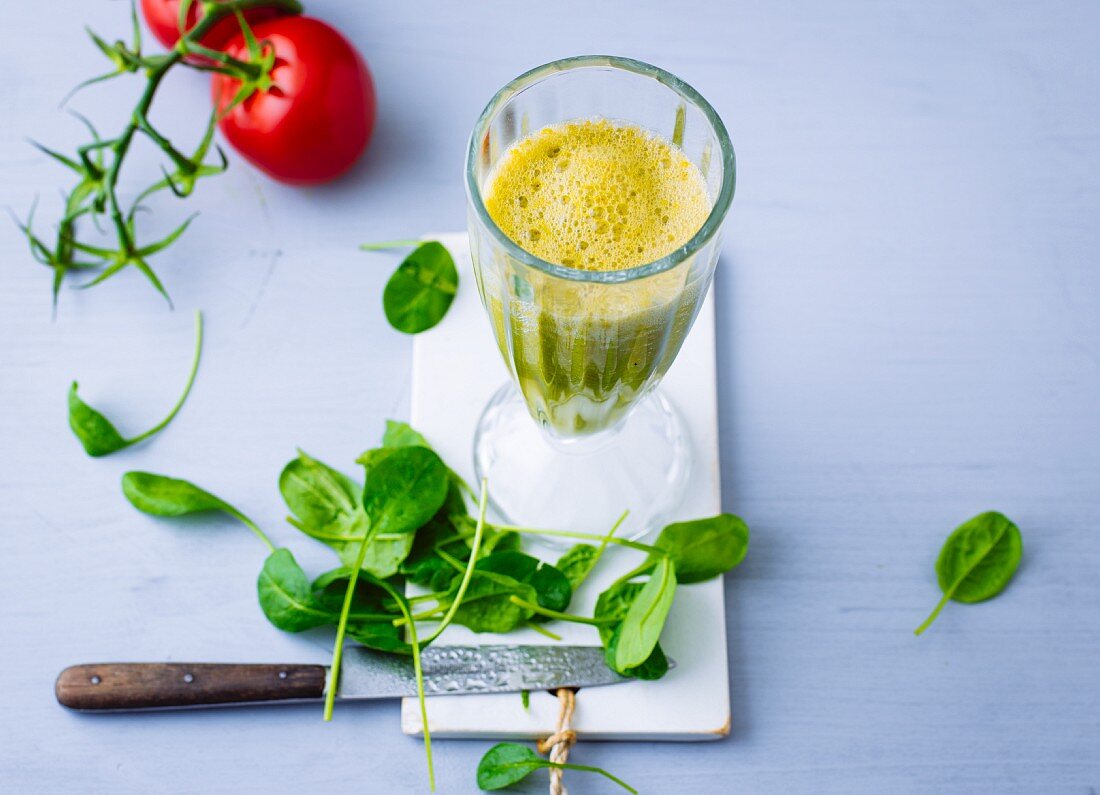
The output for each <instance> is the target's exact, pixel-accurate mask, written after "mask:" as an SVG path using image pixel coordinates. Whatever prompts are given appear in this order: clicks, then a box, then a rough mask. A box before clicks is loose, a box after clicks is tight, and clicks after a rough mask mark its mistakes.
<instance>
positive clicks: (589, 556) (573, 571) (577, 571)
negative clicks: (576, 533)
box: [555, 544, 600, 590]
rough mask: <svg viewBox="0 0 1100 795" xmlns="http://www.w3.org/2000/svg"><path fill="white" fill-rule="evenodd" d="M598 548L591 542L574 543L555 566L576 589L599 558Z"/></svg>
mask: <svg viewBox="0 0 1100 795" xmlns="http://www.w3.org/2000/svg"><path fill="white" fill-rule="evenodd" d="M599 556H600V550H599V549H598V548H597V547H594V546H592V545H591V544H576V545H574V546H572V547H570V548H569V550H568V551H567V552H566V553H565V554H564V555H562V556H561V558H560V559H559V560H558V562H557V564H555V565H556V567H557V569H558V571H560V572H561V573H562V574H564V575H565V578H566V579H567V580H569V584H570V585H571V586H572V587H573V589H574V590H576V589H577V588H578V587H579V586H580V584H581V583H582V582H584V580H585V578H586V577H588V574H589V572H591V571H592V569H593V567H594V566H595V565H596V561H597V560H599Z"/></svg>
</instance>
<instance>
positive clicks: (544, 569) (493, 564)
mask: <svg viewBox="0 0 1100 795" xmlns="http://www.w3.org/2000/svg"><path fill="white" fill-rule="evenodd" d="M475 571H491V572H495V573H497V574H504V575H506V576H508V577H511V578H512V579H514V580H516V581H517V582H521V583H526V584H528V585H530V586H531V587H532V588H534V589H535V594H536V596H537V599H538V605H539V607H545V608H547V609H548V610H556V611H558V612H559V613H561V612H564V611H565V610H566V608H568V607H569V602H570V600H571V599H572V598H573V587H572V586H571V585H570V584H569V580H567V579H566V578H565V575H564V574H562V573H561V572H560V571H559V570H558V569H556V568H555V567H554V566H551V565H550V564H549V563H544V562H543V561H541V560H539V559H538V558H535V557H532V556H531V555H527V554H525V553H523V552H517V551H514V550H504V551H501V552H493V553H492V554H491V555H488V556H487V557H484V558H482V559H480V560H479V561H478V562H477V565H476V567H475ZM517 595H518V594H517ZM542 618H543V617H542V616H536V617H535V619H536V620H538V619H542Z"/></svg>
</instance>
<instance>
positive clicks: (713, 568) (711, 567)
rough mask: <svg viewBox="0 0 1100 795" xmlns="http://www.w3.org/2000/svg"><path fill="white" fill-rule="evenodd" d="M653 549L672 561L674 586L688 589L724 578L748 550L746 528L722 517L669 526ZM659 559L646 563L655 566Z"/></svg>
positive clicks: (736, 519)
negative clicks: (701, 583) (723, 575)
mask: <svg viewBox="0 0 1100 795" xmlns="http://www.w3.org/2000/svg"><path fill="white" fill-rule="evenodd" d="M653 546H655V547H658V548H659V549H662V550H664V551H665V553H666V554H667V555H668V556H669V557H670V558H671V559H672V562H673V563H674V564H675V566H676V580H677V582H679V583H680V584H681V585H690V584H691V583H695V582H703V581H704V580H709V579H711V578H712V577H717V576H718V575H720V574H724V573H725V572H727V571H729V570H730V569H732V568H733V567H735V566H737V565H738V564H739V563H740V562H741V561H742V560H744V559H745V553H746V552H748V549H749V528H748V526H747V525H746V524H745V523H744V522H743V521H742V520H741V519H740V518H739V517H737V516H734V515H733V514H730V513H723V514H719V515H718V516H713V517H711V518H709V519H696V520H694V521H691V522H676V523H675V524H670V525H669V526H668V527H666V528H665V529H664V530H662V531H661V534H660V535H659V536H658V537H657V540H656V541H654V542H653ZM660 557H661V555H660V553H656V552H654V553H650V556H649V562H650V563H653V564H654V565H656V563H657V561H658V559H659V558H660Z"/></svg>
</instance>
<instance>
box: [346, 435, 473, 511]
mask: <svg viewBox="0 0 1100 795" xmlns="http://www.w3.org/2000/svg"><path fill="white" fill-rule="evenodd" d="M399 447H427V448H428V449H429V450H432V449H433V448H432V446H431V445H430V444H429V443H428V440H427V439H425V438H424V436H423V435H422V434H421V433H420V432H419V431H417V430H416V429H415V428H413V427H412V426H411V425H409V424H408V423H407V422H399V421H397V420H386V432H385V433H384V434H382V447H381V449H378V450H368V451H367V452H366V453H364V454H363V457H364V458H366V459H367V461H366V462H361V463H364V465H365V466H368V468H369V464H370V463H377V461H379V460H381V459H382V458H384V457H385V456H386V455H388V454H389V452H390V451H391V450H394V449H397V448H399ZM447 472H448V473H450V476H451V480H453V481H454V484H455V486H457V487H458V491H457V497H458V504H459V506H460V510H459V511H458V513H461V514H462V515H463V516H465V515H466V500H465V498H464V497H463V496H462V495H463V494H464V493H465V494H469V495H471V496H475V497H476V496H477V495H475V494H474V492H473V489H471V488H470V486H469V484H468V483H466V481H465V480H463V479H462V478H461V477H459V476H458V473H457V472H455V471H454V470H453V469H451V468H450V467H448V468H447ZM449 499H450V496H448V500H449Z"/></svg>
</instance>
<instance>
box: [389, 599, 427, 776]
mask: <svg viewBox="0 0 1100 795" xmlns="http://www.w3.org/2000/svg"><path fill="white" fill-rule="evenodd" d="M378 582H379V584H380V585H381V586H382V587H383V588H384V589H385V590H386V593H388V594H389V595H390V597H391V598H392V599H393V600H394V601H395V602H397V606H398V607H399V608H400V609H401V612H402V613H404V614H405V618H406V620H407V621H408V623H409V630H408V631H409V645H410V646H412V658H413V674H414V676H415V677H416V700H417V701H418V702H419V703H420V723H421V725H422V726H423V727H424V753H425V755H426V756H427V758H428V786H429V787H430V788H431V790H432V792H435V765H434V764H433V763H432V733H431V731H430V730H429V729H428V704H427V702H426V701H425V700H424V669H423V668H422V667H421V665H420V641H419V640H417V637H416V622H415V621H413V620H412V614H411V613H410V612H409V605H408V601H407V600H406V599H405V598H404V597H403V596H401V594H399V593H397V591H396V590H394V588H393V586H392V585H390V584H389V583H388V582H386V581H385V580H379V581H378Z"/></svg>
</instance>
